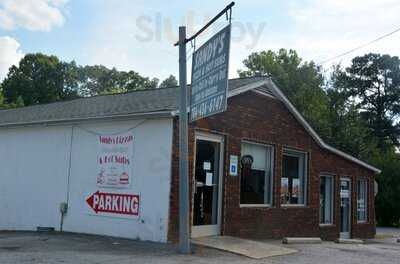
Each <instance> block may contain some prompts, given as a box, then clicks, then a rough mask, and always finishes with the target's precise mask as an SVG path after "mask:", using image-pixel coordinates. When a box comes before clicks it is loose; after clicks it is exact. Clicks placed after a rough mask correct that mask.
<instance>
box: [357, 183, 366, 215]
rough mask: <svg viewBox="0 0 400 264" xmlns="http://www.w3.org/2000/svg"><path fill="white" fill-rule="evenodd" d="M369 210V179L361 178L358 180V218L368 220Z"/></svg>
mask: <svg viewBox="0 0 400 264" xmlns="http://www.w3.org/2000/svg"><path fill="white" fill-rule="evenodd" d="M367 210H368V181H367V180H366V179H359V180H358V181H357V220H358V221H361V222H363V221H367V213H368V212H367Z"/></svg>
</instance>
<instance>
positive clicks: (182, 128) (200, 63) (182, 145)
mask: <svg viewBox="0 0 400 264" xmlns="http://www.w3.org/2000/svg"><path fill="white" fill-rule="evenodd" d="M234 5H235V2H232V3H230V4H229V5H228V6H227V7H225V8H224V9H223V10H222V11H221V12H219V13H218V15H216V16H215V17H214V18H213V19H211V20H210V21H209V22H208V23H207V24H206V25H205V26H204V27H203V28H201V29H200V30H199V31H198V32H197V33H196V34H194V35H193V36H192V37H190V38H188V39H187V38H186V27H184V26H182V27H179V41H178V42H177V43H176V44H175V46H179V89H180V93H179V251H180V252H181V253H183V254H189V253H190V252H191V250H190V240H189V176H188V174H189V173H188V171H189V170H188V112H187V110H188V105H187V79H186V78H187V72H186V71H187V65H186V43H188V42H190V41H192V40H194V39H195V38H196V37H197V36H198V35H200V34H201V33H202V32H203V31H204V30H206V29H207V28H208V27H209V26H210V25H211V24H212V23H214V22H215V21H216V20H217V19H218V18H220V17H221V16H222V15H224V14H226V15H227V18H228V13H227V12H228V11H231V13H230V16H229V21H230V19H231V17H232V7H233V6H234ZM230 29H231V27H230V23H229V26H228V27H226V28H224V29H223V30H222V31H220V32H219V33H217V34H216V35H215V36H214V37H212V38H211V39H210V40H209V41H208V42H206V43H205V44H204V45H203V46H202V48H201V50H203V51H202V52H200V51H199V52H198V53H197V55H194V56H195V57H196V58H195V59H194V60H196V61H193V62H194V63H196V65H195V68H193V69H194V70H195V71H196V73H193V74H195V75H192V76H194V77H195V79H196V83H195V84H193V79H192V86H193V85H196V87H195V88H194V89H195V90H196V92H195V94H193V92H192V98H193V99H192V100H191V101H192V102H193V103H195V105H194V106H191V108H190V110H191V111H190V112H191V113H192V112H193V113H195V114H191V116H192V120H197V119H200V118H203V117H206V116H209V115H211V114H214V113H218V112H221V111H224V110H225V109H226V91H227V86H228V79H227V78H228V62H229V43H230ZM217 75H218V76H217ZM192 78H193V77H192ZM192 89H193V88H192ZM207 93H210V94H207Z"/></svg>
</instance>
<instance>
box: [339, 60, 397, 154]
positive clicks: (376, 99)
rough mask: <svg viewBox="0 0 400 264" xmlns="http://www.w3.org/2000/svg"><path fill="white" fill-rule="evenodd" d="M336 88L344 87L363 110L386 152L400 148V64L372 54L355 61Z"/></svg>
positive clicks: (343, 74)
mask: <svg viewBox="0 0 400 264" xmlns="http://www.w3.org/2000/svg"><path fill="white" fill-rule="evenodd" d="M337 79H338V81H337V84H336V86H337V87H341V89H343V90H344V91H345V93H346V94H347V95H348V97H349V99H350V100H352V101H353V102H354V105H355V106H356V107H357V109H359V111H360V113H361V115H362V116H363V118H364V119H365V121H366V123H367V126H368V127H369V128H370V129H371V131H372V132H373V134H374V135H375V137H376V139H377V140H378V146H379V148H380V149H382V150H387V149H390V148H392V146H393V145H399V140H398V138H399V136H400V127H399V123H398V118H399V117H400V60H399V58H398V57H396V56H395V57H391V56H389V55H380V54H374V53H369V54H366V55H364V56H360V57H355V58H354V59H353V60H352V64H351V66H350V67H348V68H346V70H344V71H341V72H340V73H339V74H338V77H337Z"/></svg>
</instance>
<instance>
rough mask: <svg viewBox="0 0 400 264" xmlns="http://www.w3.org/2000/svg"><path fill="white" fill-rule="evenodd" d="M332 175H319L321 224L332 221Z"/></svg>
mask: <svg viewBox="0 0 400 264" xmlns="http://www.w3.org/2000/svg"><path fill="white" fill-rule="evenodd" d="M333 186H334V180H333V176H321V179H320V194H319V204H320V207H319V222H320V223H321V224H332V223H333V196H334V193H333Z"/></svg>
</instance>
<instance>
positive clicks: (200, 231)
mask: <svg viewBox="0 0 400 264" xmlns="http://www.w3.org/2000/svg"><path fill="white" fill-rule="evenodd" d="M198 140H203V141H210V142H216V143H219V144H220V149H219V152H220V153H219V170H218V173H219V175H218V177H219V178H218V213H217V224H216V225H203V226H195V225H193V220H194V218H193V216H194V194H195V188H196V170H195V168H196V158H197V157H196V156H197V155H196V154H197V141H198ZM193 149H194V156H193V157H194V158H193V170H192V171H193V173H192V183H193V184H192V187H193V188H192V190H193V191H192V196H191V201H192V212H191V219H192V221H191V227H192V232H191V237H192V238H196V237H204V236H216V235H220V234H221V222H222V206H223V205H222V201H223V182H224V181H223V179H224V164H225V159H224V153H225V146H224V137H223V136H222V135H216V134H209V133H204V132H195V136H194V147H193Z"/></svg>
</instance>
